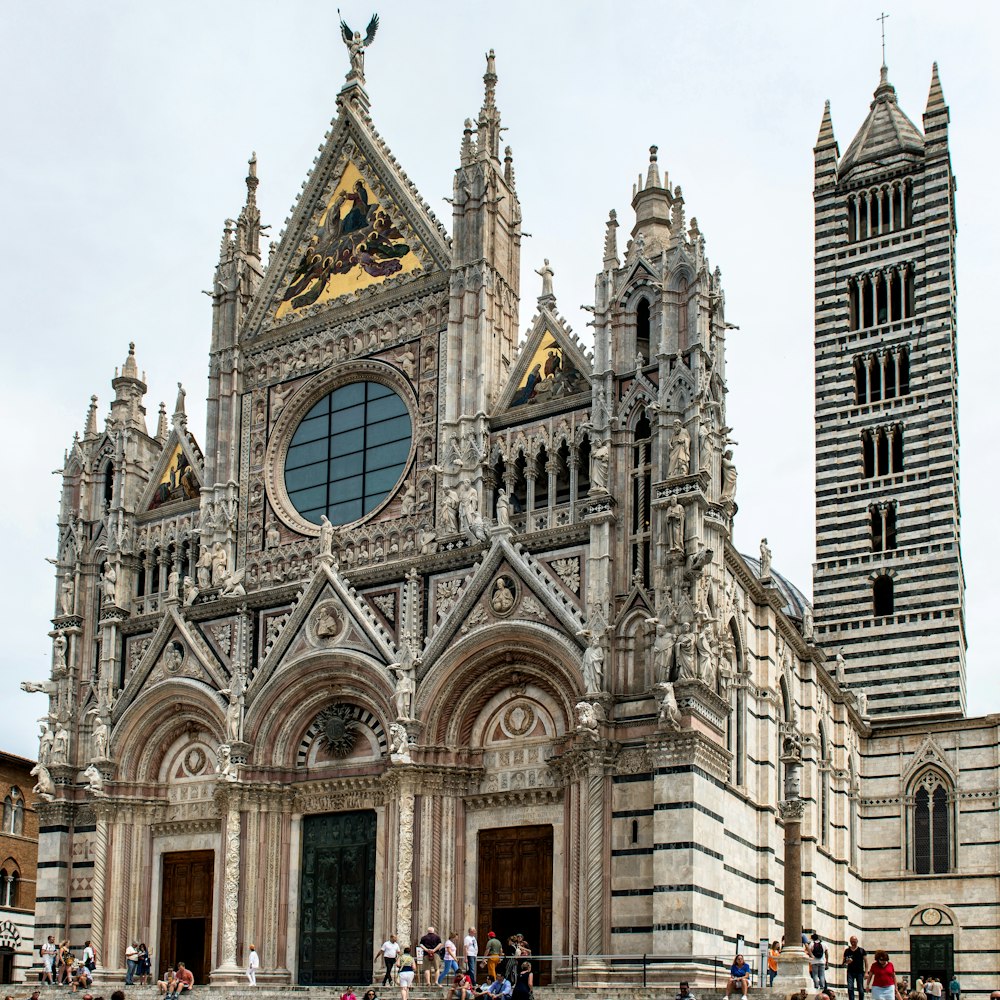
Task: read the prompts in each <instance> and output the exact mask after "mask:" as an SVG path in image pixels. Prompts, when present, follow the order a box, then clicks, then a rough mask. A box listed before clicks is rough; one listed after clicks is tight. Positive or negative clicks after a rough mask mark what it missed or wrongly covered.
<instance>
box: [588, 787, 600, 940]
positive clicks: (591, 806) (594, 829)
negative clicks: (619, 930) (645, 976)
mask: <svg viewBox="0 0 1000 1000" xmlns="http://www.w3.org/2000/svg"><path fill="white" fill-rule="evenodd" d="M603 855H604V772H603V771H599V770H596V769H595V770H591V772H590V774H589V776H588V779H587V952H588V954H591V955H599V954H601V952H602V950H603V944H604V927H603V915H604V860H603Z"/></svg>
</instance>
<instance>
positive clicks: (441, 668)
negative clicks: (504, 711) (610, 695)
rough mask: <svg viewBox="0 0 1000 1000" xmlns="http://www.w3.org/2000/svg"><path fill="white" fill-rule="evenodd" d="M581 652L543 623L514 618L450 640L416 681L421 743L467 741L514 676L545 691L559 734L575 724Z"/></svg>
mask: <svg viewBox="0 0 1000 1000" xmlns="http://www.w3.org/2000/svg"><path fill="white" fill-rule="evenodd" d="M579 664H580V652H579V650H578V649H576V648H575V647H574V646H573V644H572V643H570V642H569V640H568V639H565V638H564V637H563V636H561V635H559V634H558V633H556V632H555V631H553V630H552V629H550V628H548V627H546V626H544V625H535V624H532V623H528V622H512V623H510V624H509V625H503V626H500V625H498V626H495V627H494V628H492V629H484V630H481V631H479V632H475V633H473V634H472V635H470V636H468V637H467V638H465V639H463V640H462V641H461V642H458V643H456V644H454V645H453V646H452V647H451V648H450V649H449V650H448V652H447V653H446V654H445V655H443V656H442V657H440V659H438V660H437V662H436V663H435V664H434V665H433V666H432V667H431V669H430V670H429V671H428V672H427V673H426V674H425V675H424V677H423V678H422V679H421V680H420V683H419V685H418V688H417V697H416V701H415V704H414V714H415V715H416V717H417V718H419V719H420V720H421V721H422V722H423V723H424V742H425V743H427V744H430V745H435V744H437V745H446V746H462V745H465V744H467V743H468V741H469V739H470V738H471V735H472V730H473V727H474V726H475V724H476V721H477V719H478V718H479V716H480V714H481V713H482V711H483V708H484V706H485V705H486V704H487V702H489V701H490V699H491V698H492V697H493V695H494V694H495V693H496V692H497V691H499V690H501V689H502V688H505V687H511V686H514V687H516V686H517V685H516V684H515V683H514V681H515V675H516V678H517V679H518V680H522V679H523V683H525V684H529V683H530V684H531V685H533V686H535V687H536V688H538V689H539V690H540V691H543V692H545V693H546V695H547V697H548V699H549V701H548V704H547V706H546V707H547V710H548V711H549V713H550V714H551V715H552V717H553V719H554V720H555V724H556V726H557V728H558V730H559V735H562V734H563V733H565V732H567V731H569V730H570V729H572V727H573V706H574V705H575V704H576V701H577V700H578V698H579V697H580V693H581V692H582V690H583V679H582V675H581V673H580V666H579Z"/></svg>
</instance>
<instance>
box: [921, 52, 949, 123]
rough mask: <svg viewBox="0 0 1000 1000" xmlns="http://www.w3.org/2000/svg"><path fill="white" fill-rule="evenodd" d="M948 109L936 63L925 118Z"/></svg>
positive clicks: (932, 71) (932, 72) (932, 73)
mask: <svg viewBox="0 0 1000 1000" xmlns="http://www.w3.org/2000/svg"><path fill="white" fill-rule="evenodd" d="M947 107H948V106H947V105H946V104H945V102H944V91H943V90H942V89H941V78H940V77H939V76H938V64H937V63H934V68H933V69H932V70H931V89H930V91H929V93H928V94H927V108H926V109H925V111H924V117H925V118H926V117H927V116H928V115H930V114H933V113H934V112H936V111H940V110H941V109H942V108H943V109H945V110H947Z"/></svg>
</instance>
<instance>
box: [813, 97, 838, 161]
mask: <svg viewBox="0 0 1000 1000" xmlns="http://www.w3.org/2000/svg"><path fill="white" fill-rule="evenodd" d="M836 142H837V139H836V137H835V136H834V134H833V118H832V116H831V115H830V102H829V101H826V102H825V103H824V105H823V118H822V120H821V121H820V123H819V135H818V136H817V137H816V148H817V149H826V147H828V146H833V145H835V144H836Z"/></svg>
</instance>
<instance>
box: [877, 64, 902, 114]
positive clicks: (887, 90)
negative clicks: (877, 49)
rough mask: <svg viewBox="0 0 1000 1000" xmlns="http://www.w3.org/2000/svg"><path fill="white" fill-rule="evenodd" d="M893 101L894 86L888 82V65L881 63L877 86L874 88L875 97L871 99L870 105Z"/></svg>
mask: <svg viewBox="0 0 1000 1000" xmlns="http://www.w3.org/2000/svg"><path fill="white" fill-rule="evenodd" d="M895 103H896V88H895V87H894V86H893V85H892V84H891V83H890V82H889V67H888V66H886V65H885V63H883V64H882V67H881V69H880V70H879V79H878V86H877V87H876V88H875V99H874V100H873V101H872V104H871V106H872V107H873V108H874V107H875V105H876V104H895Z"/></svg>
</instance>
